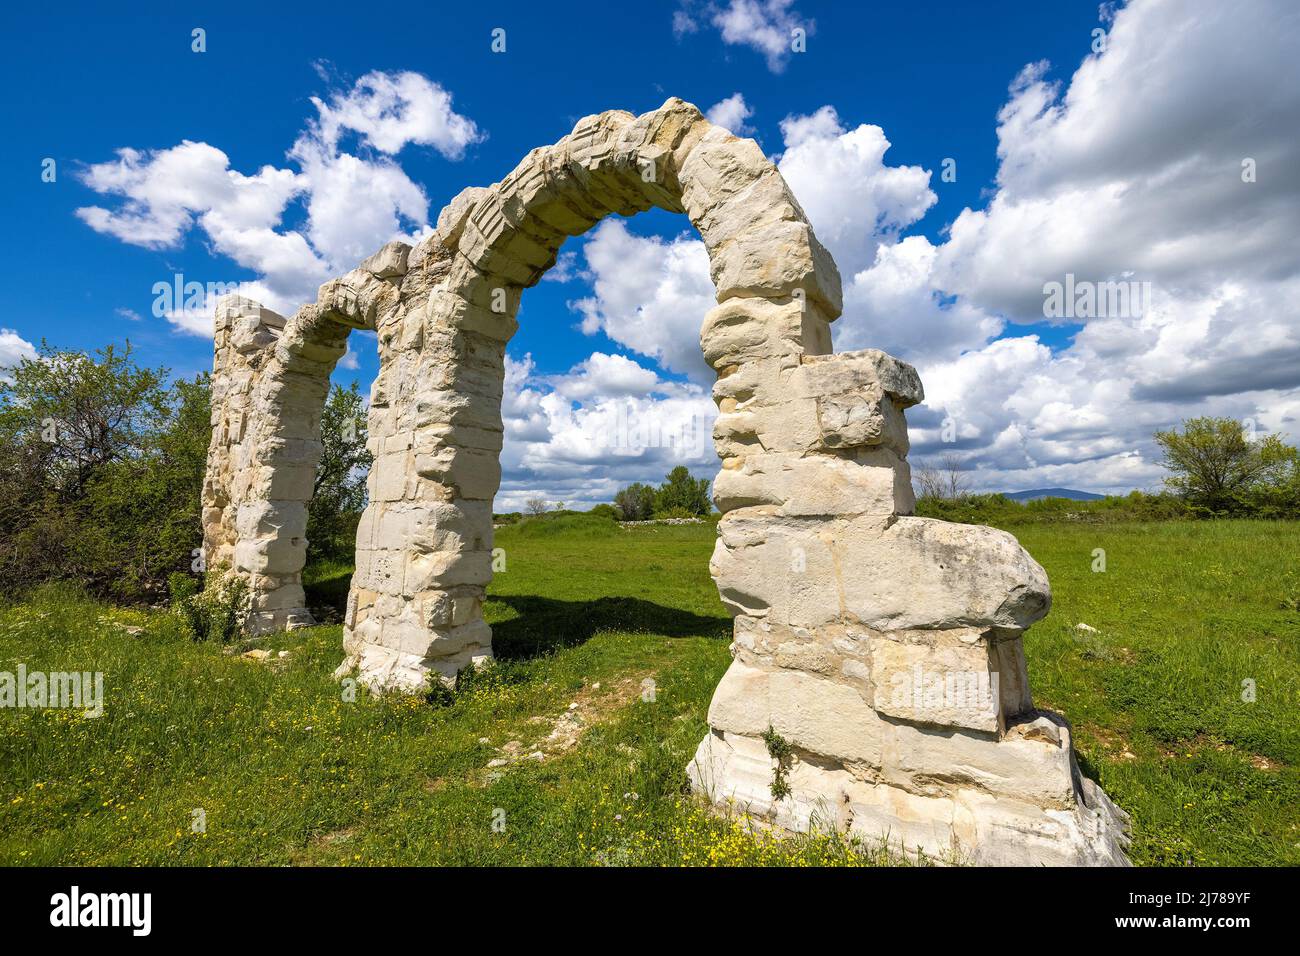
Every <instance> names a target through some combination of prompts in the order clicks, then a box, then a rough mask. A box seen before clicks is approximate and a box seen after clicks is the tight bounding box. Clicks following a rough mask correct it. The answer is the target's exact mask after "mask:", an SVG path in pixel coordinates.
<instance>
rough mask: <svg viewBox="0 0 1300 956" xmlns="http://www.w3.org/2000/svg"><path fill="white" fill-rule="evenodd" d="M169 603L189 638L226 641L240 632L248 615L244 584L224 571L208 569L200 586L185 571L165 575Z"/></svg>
mask: <svg viewBox="0 0 1300 956" xmlns="http://www.w3.org/2000/svg"><path fill="white" fill-rule="evenodd" d="M167 583H168V586H169V587H170V588H171V604H172V609H173V610H175V611H176V612H177V613H178V614H179V615H180V616H181V618H182V620H184V622H185V626H186V629H187V630H188V632H189V635H190V639H191V640H194V641H217V642H219V643H221V644H229V643H231V642H233V641H235V640H237V639H238V638H239V637H241V636H242V635H243V632H244V621H245V620H246V619H247V617H248V609H249V601H248V584H247V582H245V581H244V579H243V578H241V577H239V576H238V575H235V574H228V573H226V572H224V571H210V572H209V573H208V574H207V576H206V578H205V581H204V585H203V590H201V591H200V590H199V589H198V582H197V580H196V579H195V578H194V577H193V576H192V575H188V574H181V573H175V574H172V575H171V576H170V577H169V578H168V579H167Z"/></svg>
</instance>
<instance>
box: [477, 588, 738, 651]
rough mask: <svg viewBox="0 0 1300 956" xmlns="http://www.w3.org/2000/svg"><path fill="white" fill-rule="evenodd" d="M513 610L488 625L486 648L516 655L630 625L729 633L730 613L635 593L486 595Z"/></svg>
mask: <svg viewBox="0 0 1300 956" xmlns="http://www.w3.org/2000/svg"><path fill="white" fill-rule="evenodd" d="M488 600H489V603H491V602H497V603H500V604H504V605H506V606H507V607H509V608H511V609H512V610H514V611H515V613H516V614H518V617H512V618H510V619H509V620H506V621H496V622H494V623H493V625H492V653H493V654H495V655H496V656H497V657H499V658H501V659H502V660H520V659H523V658H529V657H538V656H541V655H544V654H548V653H551V652H552V651H555V650H558V649H560V648H562V647H573V646H575V645H577V644H582V643H583V642H585V641H587V640H589V639H590V638H591V637H592V635H594V634H595V633H596V632H598V631H631V632H633V633H636V632H645V633H647V634H662V635H664V636H665V637H710V638H718V639H726V640H730V639H731V618H729V617H723V616H721V615H719V616H717V617H706V616H705V615H702V614H695V613H692V612H691V611H683V610H680V609H679V608H673V607H664V606H663V605H662V604H655V603H653V602H651V601H645V600H642V599H641V598H630V597H602V598H597V599H596V600H594V601H556V600H553V599H552V598H544V597H537V596H534V595H514V594H512V595H504V596H497V597H489V599H488Z"/></svg>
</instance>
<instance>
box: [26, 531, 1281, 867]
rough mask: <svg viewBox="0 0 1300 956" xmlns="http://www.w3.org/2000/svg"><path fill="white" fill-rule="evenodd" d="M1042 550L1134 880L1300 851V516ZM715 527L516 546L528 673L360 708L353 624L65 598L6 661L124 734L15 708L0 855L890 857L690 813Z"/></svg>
mask: <svg viewBox="0 0 1300 956" xmlns="http://www.w3.org/2000/svg"><path fill="white" fill-rule="evenodd" d="M1015 533H1016V534H1017V535H1018V536H1019V537H1020V539H1021V541H1022V543H1023V544H1024V545H1025V546H1026V547H1027V548H1028V549H1029V551H1030V552H1031V553H1032V554H1033V555H1034V556H1035V557H1036V558H1037V559H1038V560H1039V561H1040V562H1041V563H1042V564H1043V565H1044V566H1045V567H1046V569H1047V571H1048V574H1049V576H1050V577H1051V580H1052V584H1053V591H1054V593H1055V604H1054V607H1053V610H1052V612H1051V614H1050V616H1049V617H1048V618H1047V619H1046V620H1045V621H1043V622H1042V623H1040V624H1039V625H1038V626H1036V627H1035V628H1034V629H1033V630H1032V631H1031V632H1030V633H1029V634H1028V636H1027V638H1026V648H1027V652H1028V656H1029V669H1030V677H1031V680H1032V684H1033V689H1034V693H1035V700H1036V703H1037V704H1038V705H1039V706H1042V707H1051V708H1053V709H1056V710H1060V711H1063V712H1064V713H1065V714H1066V716H1067V717H1069V718H1070V720H1071V721H1072V722H1073V724H1074V726H1075V730H1076V742H1077V745H1078V748H1079V750H1080V753H1081V758H1082V760H1083V763H1084V768H1085V771H1086V772H1087V773H1089V774H1091V775H1093V776H1095V777H1096V778H1097V779H1099V780H1100V782H1101V783H1102V785H1103V786H1104V787H1105V788H1106V790H1107V791H1108V792H1109V793H1110V794H1111V795H1112V796H1113V797H1114V798H1115V800H1116V801H1117V802H1118V803H1119V804H1120V805H1121V806H1123V807H1124V808H1125V809H1126V810H1128V811H1129V813H1130V814H1132V817H1133V826H1134V842H1133V847H1132V858H1133V860H1134V862H1136V863H1139V864H1148V865H1189V864H1190V865H1211V864H1212V865H1276V864H1291V865H1295V864H1297V863H1300V772H1298V771H1297V766H1298V765H1300V721H1298V720H1297V713H1298V710H1297V705H1298V704H1300V611H1298V610H1297V598H1300V565H1298V563H1297V557H1300V527H1297V526H1296V525H1295V524H1283V523H1272V524H1270V523H1256V522H1244V521H1242V522H1216V523H1209V522H1204V523H1190V522H1177V523H1162V524H1151V525H1138V524H1127V525H1126V524H1108V525H1099V526H1078V525H1069V524H1042V525H1030V526H1022V527H1017V528H1016V529H1015ZM713 536H714V529H713V526H712V525H709V524H706V525H694V526H650V527H637V528H632V529H617V528H610V529H609V530H606V531H596V530H592V528H591V527H590V523H589V522H583V521H581V520H576V521H575V520H567V521H563V520H562V521H557V522H554V523H553V524H550V525H547V524H546V523H530V524H525V525H522V526H517V527H511V528H505V529H502V530H501V531H499V532H498V537H497V544H498V546H500V547H503V548H504V549H505V551H506V558H507V570H506V572H505V573H503V574H499V575H498V576H497V578H496V580H495V581H494V583H493V585H492V588H491V591H490V601H489V603H488V605H487V608H486V613H487V617H488V620H489V621H490V622H491V623H492V624H493V628H494V634H495V638H494V642H495V651H496V655H497V657H498V660H499V664H498V665H496V666H495V667H493V668H492V669H490V670H489V671H488V672H487V674H486V675H485V676H484V677H482V678H480V679H478V680H476V681H474V682H473V683H472V685H471V686H470V687H468V688H466V689H464V690H462V691H461V692H460V693H459V694H458V695H457V696H456V698H455V699H454V701H452V702H450V703H448V702H445V701H444V702H442V703H439V704H434V703H430V702H428V701H426V700H424V699H423V698H422V697H415V696H412V697H402V696H388V697H384V698H379V699H375V698H370V697H368V696H367V695H365V694H364V693H362V694H360V695H358V696H357V698H356V700H355V701H347V700H344V699H343V698H344V695H343V694H342V693H341V689H340V685H339V684H337V683H336V682H334V681H333V680H332V679H331V677H330V673H331V671H332V670H333V668H334V667H335V666H336V665H337V664H338V662H339V660H340V658H341V632H340V628H339V627H338V626H337V625H335V626H328V627H318V628H312V629H309V630H306V631H299V632H295V633H293V634H289V635H279V636H278V637H276V638H275V639H274V640H273V641H271V642H270V643H268V644H266V645H263V646H265V647H268V648H270V649H271V650H272V652H273V653H272V655H271V658H270V659H269V660H266V661H254V660H249V659H246V658H243V657H240V656H238V655H237V654H234V655H231V654H226V653H223V649H222V648H221V647H220V646H214V645H208V644H194V643H192V642H190V641H189V640H188V639H187V638H186V637H185V636H184V634H183V632H182V630H181V628H180V626H179V624H178V622H177V621H176V619H174V618H173V617H172V616H171V615H170V614H167V613H164V612H155V613H146V612H140V611H126V610H117V609H111V608H105V607H101V606H96V605H93V604H90V603H89V602H86V601H84V600H81V599H78V598H76V596H75V595H72V594H69V593H66V592H58V591H46V592H43V593H41V594H38V595H36V596H34V597H33V598H31V599H30V600H28V601H26V602H23V603H18V604H11V605H9V606H7V607H5V608H4V609H3V611H0V671H14V670H15V669H16V668H17V666H18V665H19V664H20V663H21V664H25V665H26V667H27V668H28V670H44V671H57V670H74V669H75V670H79V671H86V670H89V671H102V672H104V674H105V683H106V703H105V710H104V714H103V716H102V717H99V718H97V719H88V718H86V717H83V716H81V715H80V714H79V713H77V712H72V711H66V710H43V711H37V710H13V709H3V710H0V863H4V864H14V863H24V864H25V863H31V864H47V865H48V864H196V865H201V864H221V863H242V864H295V863H297V864H313V863H319V864H353V865H363V864H384V863H388V864H417V863H418V864H441V863H462V864H616V865H617V864H670V865H672V864H729V863H772V864H840V863H878V862H881V861H882V857H881V855H880V854H879V853H877V852H874V851H872V850H871V848H869V847H862V846H860V845H845V844H844V843H843V842H841V841H839V840H836V839H833V838H816V839H792V840H774V839H771V838H768V837H761V836H753V835H750V834H748V833H747V832H745V830H744V829H743V828H742V827H741V826H740V824H739V823H738V822H736V821H725V820H721V819H718V818H716V817H714V816H712V815H710V814H708V813H706V812H704V811H702V810H701V809H700V808H699V807H698V806H696V805H695V804H694V803H693V802H692V801H691V800H690V799H689V798H688V797H686V796H684V795H683V792H682V784H683V768H684V767H685V765H686V763H687V761H688V760H689V759H690V756H691V754H692V752H693V750H694V748H695V745H696V744H697V743H698V742H699V740H700V738H701V737H702V736H703V734H704V732H705V723H704V716H705V712H706V709H707V706H708V701H709V698H710V695H711V693H712V690H713V687H714V686H715V685H716V683H717V681H718V678H719V677H720V676H721V674H722V672H723V671H724V670H725V668H726V666H727V663H728V661H729V655H728V653H727V644H728V639H729V632H730V622H729V619H728V618H727V617H726V615H725V614H724V612H723V610H722V607H721V605H720V604H719V602H718V600H717V594H716V591H715V589H714V586H713V583H712V581H711V580H710V579H709V575H708V568H707V563H708V556H709V553H710V550H711V548H712V545H713ZM1097 548H1102V549H1104V550H1105V553H1106V570H1105V572H1104V573H1098V572H1094V571H1093V570H1092V566H1093V563H1094V549H1097ZM312 572H313V573H312V575H311V584H310V592H311V595H312V598H313V600H314V601H315V602H317V603H333V604H335V605H337V604H339V603H341V600H342V598H343V597H344V596H345V595H346V590H347V580H348V569H347V568H341V567H330V566H321V567H317V568H314V569H312ZM1079 623H1086V624H1088V625H1089V626H1091V627H1093V628H1096V632H1095V633H1092V632H1085V631H1081V630H1078V629H1076V625H1077V624H1079ZM128 627H131V628H142V630H140V631H139V632H138V633H131V632H129V631H128V630H127V628H128ZM242 649H243V648H240V650H242ZM281 650H287V651H289V654H288V656H287V657H284V658H280V657H278V652H279V651H281ZM647 679H651V680H653V682H654V683H653V687H654V694H653V699H652V700H647V699H643V698H644V697H646V696H649V695H647V694H645V692H644V686H645V685H643V682H644V681H646V680H647ZM1248 680H1249V681H1253V682H1254V687H1255V689H1256V699H1255V700H1254V701H1253V702H1246V701H1243V699H1242V693H1243V681H1248ZM196 811H202V813H201V815H200V814H198V813H196ZM199 819H201V820H202V821H203V823H204V827H203V828H196V827H195V826H194V822H195V821H196V820H199ZM200 829H201V832H196V830H200Z"/></svg>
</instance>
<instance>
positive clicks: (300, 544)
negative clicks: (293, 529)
mask: <svg viewBox="0 0 1300 956" xmlns="http://www.w3.org/2000/svg"><path fill="white" fill-rule="evenodd" d="M234 560H235V568H234V569H235V570H236V571H239V572H242V573H248V574H296V573H297V572H299V571H301V570H302V567H303V565H304V564H306V563H307V539H306V538H289V537H283V536H280V537H273V538H251V539H249V538H246V539H241V540H240V541H239V542H238V543H237V544H236V545H235V553H234Z"/></svg>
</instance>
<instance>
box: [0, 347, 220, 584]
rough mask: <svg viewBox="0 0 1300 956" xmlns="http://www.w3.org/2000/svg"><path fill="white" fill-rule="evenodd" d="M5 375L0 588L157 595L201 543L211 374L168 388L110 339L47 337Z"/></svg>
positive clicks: (161, 373) (0, 429) (157, 372)
mask: <svg viewBox="0 0 1300 956" xmlns="http://www.w3.org/2000/svg"><path fill="white" fill-rule="evenodd" d="M9 375H10V378H9V380H8V381H0V587H4V588H5V589H7V590H10V591H15V592H22V591H26V590H28V589H29V588H31V587H33V586H35V585H38V584H40V583H43V582H46V581H59V580H62V581H72V582H77V583H79V584H81V585H83V586H84V587H85V588H86V589H87V591H88V592H89V593H90V594H92V595H93V596H95V597H100V598H107V599H110V600H115V601H119V602H139V601H145V600H156V599H158V598H160V597H162V596H163V594H164V593H165V589H166V582H167V575H168V574H169V573H170V572H172V571H180V570H183V569H185V568H188V567H190V565H191V561H192V560H193V556H194V554H195V549H196V548H198V547H199V545H200V544H201V542H202V528H201V526H200V521H199V513H200V503H199V498H200V491H201V489H202V486H203V477H204V471H205V468H206V462H207V451H208V442H209V438H210V436H211V426H210V424H209V386H208V380H207V376H206V375H200V376H197V377H195V378H194V379H193V380H189V381H187V380H184V379H181V380H177V381H175V382H173V383H171V384H170V385H168V384H166V377H167V370H166V369H143V368H140V367H139V366H137V365H136V364H135V362H134V361H133V360H132V358H131V348H130V345H129V343H128V345H127V347H126V348H125V349H123V350H118V349H115V348H114V347H112V346H109V347H107V348H104V349H101V350H99V351H98V352H96V353H95V354H93V355H87V354H83V353H81V352H71V351H58V350H56V349H53V348H51V347H50V346H49V345H47V344H46V343H44V342H42V343H41V348H40V352H39V354H38V355H37V357H36V358H34V359H24V360H22V361H20V362H19V363H18V364H17V365H16V366H14V367H13V368H12V369H10V371H9Z"/></svg>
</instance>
